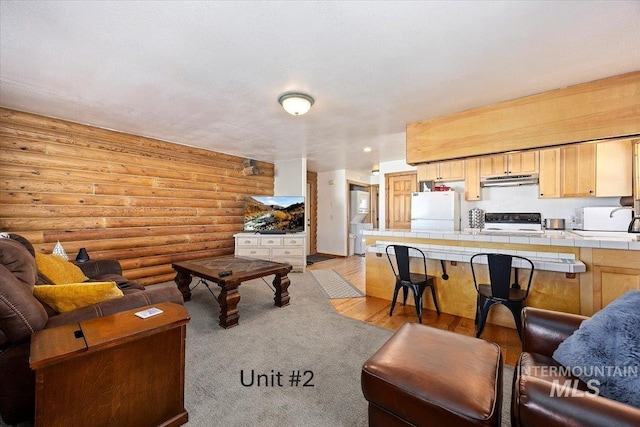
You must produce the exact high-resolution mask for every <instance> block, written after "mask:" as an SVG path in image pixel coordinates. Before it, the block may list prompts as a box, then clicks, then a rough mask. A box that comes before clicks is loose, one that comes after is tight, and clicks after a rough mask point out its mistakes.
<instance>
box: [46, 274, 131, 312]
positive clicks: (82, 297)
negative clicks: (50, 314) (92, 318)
mask: <svg viewBox="0 0 640 427" xmlns="http://www.w3.org/2000/svg"><path fill="white" fill-rule="evenodd" d="M33 294H34V295H35V297H36V298H38V299H39V300H40V301H42V302H45V303H47V304H48V305H49V306H51V308H53V309H54V310H55V311H57V312H58V313H66V312H68V311H73V310H75V309H77V308H80V307H86V306H87V305H91V304H97V303H99V302H102V301H107V300H110V299H113V298H119V297H121V296H122V295H123V293H122V291H121V290H120V289H118V286H116V282H86V283H68V284H65V285H39V286H36V287H35V288H34V290H33Z"/></svg>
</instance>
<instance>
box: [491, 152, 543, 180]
mask: <svg viewBox="0 0 640 427" xmlns="http://www.w3.org/2000/svg"><path fill="white" fill-rule="evenodd" d="M538 172H539V153H538V151H537V150H535V151H524V152H521V153H512V154H498V155H495V156H484V157H482V158H481V159H480V176H481V177H482V178H488V177H493V176H504V175H523V174H534V173H538Z"/></svg>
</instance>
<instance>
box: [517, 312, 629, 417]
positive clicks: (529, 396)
mask: <svg viewBox="0 0 640 427" xmlns="http://www.w3.org/2000/svg"><path fill="white" fill-rule="evenodd" d="M585 319H587V318H586V317H584V316H578V315H575V314H568V313H561V312H556V311H549V310H542V309H537V308H532V307H526V308H525V309H524V310H523V311H522V346H523V351H522V354H521V355H520V359H519V360H518V363H517V365H516V369H515V373H514V378H513V390H512V398H511V425H512V426H514V427H529V426H544V427H555V426H562V427H571V426H619V427H622V426H640V409H638V408H636V407H634V406H630V405H627V404H624V403H620V402H617V401H615V400H611V399H608V398H606V397H603V396H594V395H592V394H593V393H592V392H593V390H591V389H590V388H589V387H588V385H587V384H585V383H584V382H582V381H580V380H579V379H578V378H576V377H573V376H566V374H568V372H566V371H567V370H566V369H562V366H561V365H560V364H559V363H558V362H556V361H555V360H554V359H553V358H552V355H553V353H554V351H555V350H556V349H557V348H558V346H559V345H560V343H561V342H562V341H564V340H565V339H567V338H568V337H569V336H570V335H571V334H573V332H574V331H576V330H577V329H578V328H579V327H580V324H581V323H582V321H584V320H585ZM550 368H551V369H550ZM554 381H556V388H555V391H554V390H552V389H553V387H554ZM566 381H570V383H567V384H571V385H573V384H576V386H577V387H576V390H575V393H574V392H572V393H570V395H569V393H564V394H562V395H561V396H560V394H561V393H560V392H559V391H558V389H557V384H565V382H566ZM574 381H575V382H574ZM552 391H553V393H552ZM582 392H584V394H582Z"/></svg>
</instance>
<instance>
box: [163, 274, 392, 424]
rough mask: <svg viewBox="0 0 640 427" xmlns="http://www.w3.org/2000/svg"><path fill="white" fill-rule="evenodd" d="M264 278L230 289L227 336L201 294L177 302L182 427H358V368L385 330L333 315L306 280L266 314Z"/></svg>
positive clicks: (363, 408)
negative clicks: (232, 311)
mask: <svg viewBox="0 0 640 427" xmlns="http://www.w3.org/2000/svg"><path fill="white" fill-rule="evenodd" d="M271 277H273V276H271ZM271 277H269V278H267V280H264V281H263V280H260V279H256V280H252V281H250V282H245V283H243V284H242V285H241V286H240V288H239V290H240V303H239V304H238V312H239V314H240V318H239V325H238V326H236V327H234V328H231V329H226V330H225V329H222V328H221V327H220V326H219V325H218V314H219V307H218V304H217V302H216V301H215V300H214V298H213V296H212V295H211V294H210V293H209V291H208V290H207V289H206V288H203V287H199V288H197V289H195V290H194V292H193V296H192V299H191V301H189V302H187V303H186V304H185V306H186V307H187V309H188V310H189V313H190V315H191V321H190V322H189V324H188V325H187V347H186V353H187V354H186V368H185V406H186V408H187V411H188V412H189V424H188V425H190V426H212V425H220V426H222V425H228V426H256V425H260V426H267V427H268V426H274V427H276V426H277V427H282V426H345V427H346V426H366V425H367V402H366V400H365V399H364V397H363V396H362V391H361V389H360V370H361V368H362V364H363V363H364V362H365V360H367V359H368V358H369V357H370V356H371V355H372V354H373V353H375V352H376V351H377V349H378V348H380V346H382V344H383V343H384V342H385V341H386V340H387V339H388V338H389V337H390V336H391V335H392V331H389V330H386V329H383V328H380V327H377V326H374V325H370V324H367V323H365V322H360V321H357V320H353V319H349V318H347V317H344V316H341V315H340V314H338V313H337V312H336V311H335V309H334V308H333V307H332V306H331V305H330V304H329V303H328V301H327V300H326V299H325V298H324V297H323V295H322V294H321V292H320V290H319V288H318V286H317V285H316V283H315V281H314V280H313V278H312V276H311V275H310V274H308V273H307V274H290V275H289V278H290V280H291V285H290V287H289V294H290V297H291V303H290V305H289V306H287V307H282V308H279V307H275V306H274V305H273V292H272V290H271V287H270V286H268V284H270V279H271ZM174 286H175V285H174ZM212 288H214V289H215V287H212ZM216 292H217V291H216Z"/></svg>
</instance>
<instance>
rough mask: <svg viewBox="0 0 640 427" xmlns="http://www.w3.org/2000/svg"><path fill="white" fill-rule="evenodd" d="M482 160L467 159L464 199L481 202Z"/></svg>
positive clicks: (465, 164)
mask: <svg viewBox="0 0 640 427" xmlns="http://www.w3.org/2000/svg"><path fill="white" fill-rule="evenodd" d="M480 168H481V166H480V159H467V160H465V162H464V175H465V178H464V199H465V200H471V201H473V200H480V198H481V194H482V193H481V189H480Z"/></svg>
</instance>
